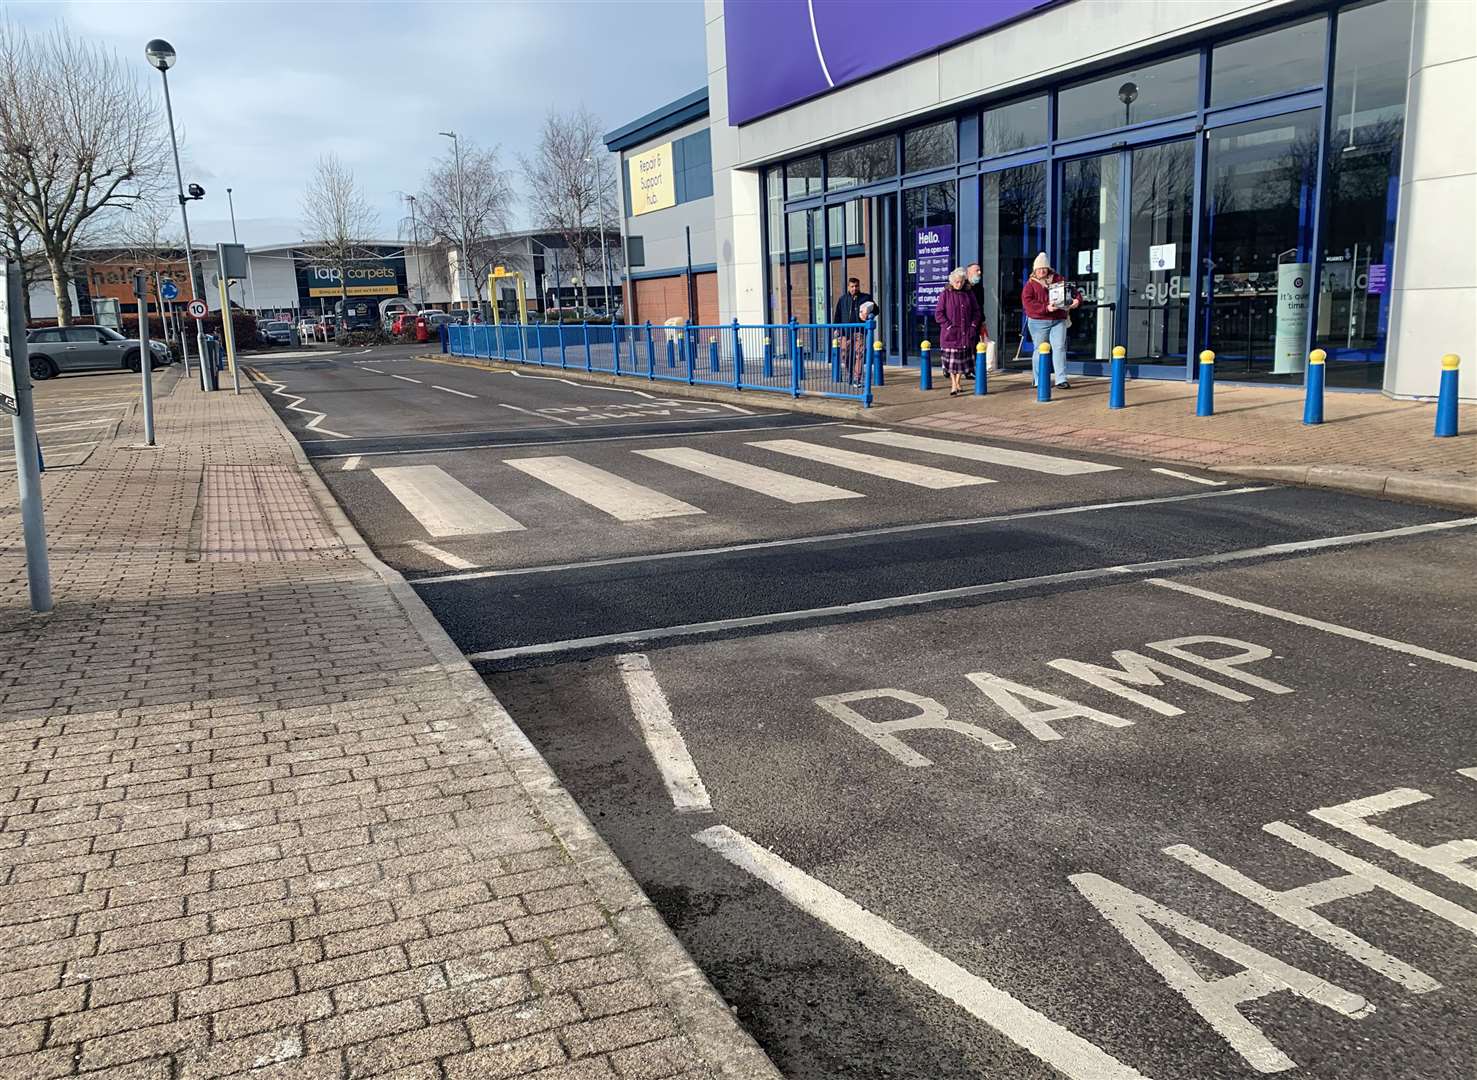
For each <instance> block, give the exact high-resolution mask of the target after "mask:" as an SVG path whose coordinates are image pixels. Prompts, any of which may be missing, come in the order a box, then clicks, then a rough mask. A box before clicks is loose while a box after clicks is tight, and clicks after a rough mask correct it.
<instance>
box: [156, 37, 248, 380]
mask: <svg viewBox="0 0 1477 1080" xmlns="http://www.w3.org/2000/svg"><path fill="white" fill-rule="evenodd" d="M144 56H145V57H146V58H147V59H148V61H149V64H150V66H152V67H156V68H158V69H159V77H160V78H161V79H163V80H164V116H165V119H166V120H167V121H168V122H169V145H170V148H171V149H173V151H174V183H175V188H176V190H177V192H178V196H179V216H180V222H181V223H182V224H183V225H184V229H185V272H186V273H188V274H189V275H190V299H191V300H197V299H199V292H198V290H197V289H196V287H195V254H194V249H193V248H192V247H191V246H190V215H189V213H188V212H187V210H186V205H187V203H188V202H189V200H188V199H186V198H185V179H184V174H183V173H181V172H180V166H179V139H178V138H176V136H175V133H174V106H173V105H172V104H171V103H170V100H169V69H170V68H172V67H174V59H175V52H174V46H173V45H171V44H170V43H169V42H167V41H165V40H164V39H163V38H155V39H154V40H153V41H150V42H149V43H148V44H147V45H145V46H144ZM197 191H198V192H199V194H198V195H197V194H195V193H196V192H197ZM204 194H205V191H204V190H203V189H202V188H200V187H199V186H198V185H196V184H191V185H190V197H191V198H196V199H198V198H200V197H201V196H203V195H204ZM226 316H227V317H228V318H229V316H230V313H229V312H227V313H226ZM180 345H181V347H182V348H183V351H184V360H185V374H186V375H188V374H189V373H190V347H189V346H188V345H187V344H185V337H184V335H183V334H181V335H180ZM195 345H196V348H197V349H198V350H199V353H200V385H201V387H202V388H204V389H206V390H208V389H210V382H209V379H208V377H207V375H206V371H205V322H204V320H203V319H196V320H195Z"/></svg>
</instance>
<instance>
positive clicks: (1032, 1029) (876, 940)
mask: <svg viewBox="0 0 1477 1080" xmlns="http://www.w3.org/2000/svg"><path fill="white" fill-rule="evenodd" d="M693 839H694V840H696V841H697V842H698V843H700V844H702V845H704V846H705V847H708V848H710V849H712V850H713V851H714V852H716V853H717V854H719V855H721V856H722V857H723V858H724V859H726V860H728V861H729V862H730V863H732V864H733V865H734V866H737V867H738V868H739V869H740V870H743V871H745V872H747V873H749V874H752V875H753V876H754V877H756V878H758V879H759V880H760V881H762V882H764V883H765V884H766V885H769V886H770V887H772V888H773V889H774V890H775V891H776V892H778V893H779V894H780V895H781V896H783V897H784V898H785V899H786V900H788V901H789V902H790V903H792V904H794V905H795V906H796V907H797V908H799V909H800V910H801V911H803V912H805V913H806V914H807V915H810V916H811V917H812V918H815V919H818V920H819V921H820V922H823V923H825V924H826V925H827V926H829V927H830V928H831V929H833V930H835V931H837V932H838V933H841V934H845V935H846V936H847V937H849V938H850V939H851V940H852V941H855V942H856V943H857V944H859V945H861V946H862V947H863V948H866V949H868V950H869V951H871V952H872V953H874V954H875V955H877V956H880V957H881V958H882V959H883V960H886V961H887V962H888V963H889V964H891V965H893V966H894V967H898V968H901V969H902V970H904V971H906V972H907V973H908V974H909V975H911V976H912V977H913V978H914V979H917V980H918V981H919V982H920V983H922V984H923V985H924V986H926V987H928V988H929V989H930V990H932V991H933V992H934V993H936V994H938V995H939V996H940V997H943V998H947V999H948V1000H949V1001H952V1002H953V1003H954V1004H955V1005H957V1006H959V1008H961V1009H963V1010H964V1011H965V1012H967V1013H969V1014H970V1015H971V1016H974V1017H976V1018H978V1019H980V1020H983V1021H984V1022H985V1023H986V1024H988V1025H989V1026H990V1027H992V1028H994V1029H995V1030H996V1031H998V1032H999V1033H1000V1034H1001V1035H1004V1036H1005V1037H1006V1038H1007V1039H1009V1040H1010V1041H1011V1042H1013V1043H1015V1044H1016V1045H1017V1046H1020V1047H1022V1048H1023V1049H1025V1050H1027V1051H1029V1052H1030V1053H1031V1054H1034V1055H1035V1056H1036V1057H1037V1058H1039V1059H1040V1060H1042V1061H1044V1062H1045V1063H1046V1064H1048V1065H1050V1066H1051V1067H1052V1068H1053V1069H1055V1070H1056V1071H1057V1072H1059V1073H1061V1074H1062V1075H1063V1076H1066V1077H1069V1078H1071V1080H1144V1077H1143V1074H1142V1073H1140V1072H1138V1071H1137V1070H1135V1069H1133V1068H1131V1067H1129V1066H1127V1065H1125V1064H1123V1062H1121V1061H1119V1060H1118V1059H1117V1058H1115V1057H1113V1056H1112V1055H1111V1054H1108V1053H1106V1052H1105V1051H1103V1050H1100V1049H1098V1048H1097V1047H1096V1046H1094V1045H1093V1044H1092V1043H1090V1042H1088V1041H1087V1040H1086V1039H1084V1038H1082V1037H1081V1036H1080V1035H1077V1034H1075V1033H1073V1032H1072V1031H1069V1030H1068V1029H1067V1028H1064V1027H1062V1026H1061V1025H1060V1024H1058V1023H1056V1021H1054V1020H1051V1019H1049V1018H1048V1017H1046V1016H1045V1015H1043V1014H1042V1013H1039V1012H1037V1011H1036V1010H1035V1009H1033V1008H1031V1007H1030V1006H1029V1005H1026V1004H1024V1003H1023V1002H1021V1001H1019V1000H1017V999H1016V998H1014V997H1012V996H1011V995H1010V994H1008V993H1006V992H1005V991H1004V990H1001V989H1000V988H999V987H998V986H995V985H994V984H993V983H991V982H990V981H989V980H988V979H983V978H981V977H980V976H978V975H975V974H974V973H973V972H971V971H967V970H966V969H964V968H962V967H960V966H959V965H958V964H956V963H954V961H952V960H950V959H949V958H948V957H946V956H943V955H941V954H939V953H937V952H935V951H934V950H933V949H931V948H929V947H928V946H927V945H925V944H924V943H923V942H921V941H919V940H918V939H917V938H915V937H914V936H913V935H912V934H909V933H907V932H906V931H903V930H900V929H898V928H897V927H896V926H893V925H892V923H890V922H888V921H887V920H885V919H883V918H882V917H881V916H879V915H875V914H873V913H872V912H870V911H868V910H867V909H866V908H864V907H862V906H861V905H860V904H858V903H857V902H856V901H854V900H851V899H849V898H848V897H846V896H844V895H843V894H842V893H840V892H837V891H836V890H835V889H833V888H831V887H830V886H829V885H827V884H825V883H824V882H822V881H819V880H817V879H816V878H813V877H811V876H810V875H809V874H807V873H806V872H805V871H803V870H801V869H799V868H798V867H796V866H793V865H791V864H790V863H788V862H786V861H785V860H784V859H782V858H780V857H779V856H778V855H776V854H774V852H772V851H769V850H767V849H766V848H764V847H762V846H760V845H759V844H757V843H755V842H754V841H753V840H751V839H749V838H748V837H747V836H745V835H743V834H742V833H740V832H736V831H734V830H733V829H730V828H729V827H728V826H727V825H714V826H713V827H712V828H709V829H704V830H703V831H702V832H699V833H695V834H693Z"/></svg>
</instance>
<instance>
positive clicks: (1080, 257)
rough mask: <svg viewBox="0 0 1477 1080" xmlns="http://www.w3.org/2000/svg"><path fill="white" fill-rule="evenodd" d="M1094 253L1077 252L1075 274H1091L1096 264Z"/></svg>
mask: <svg viewBox="0 0 1477 1080" xmlns="http://www.w3.org/2000/svg"><path fill="white" fill-rule="evenodd" d="M1096 255H1097V252H1096V251H1079V252H1077V273H1079V274H1090V273H1092V272H1093V269H1094V264H1095V263H1096V262H1097V259H1096V258H1095V256H1096Z"/></svg>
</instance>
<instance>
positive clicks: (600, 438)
mask: <svg viewBox="0 0 1477 1080" xmlns="http://www.w3.org/2000/svg"><path fill="white" fill-rule="evenodd" d="M756 415H757V416H758V417H759V418H760V419H761V420H762V419H764V418H765V417H768V416H786V415H789V414H787V413H757V414H756ZM550 419H552V417H550ZM637 419H638V420H640V421H641V426H642V427H656V426H659V425H669V424H705V423H708V422H709V421H710V420H716V419H719V418H718V417H707V416H697V417H682V418H680V419H677V420H646V419H643V418H641V417H638V418H637ZM722 419H727V417H723V418H722ZM573 426H574V427H580V426H581V425H579V424H574V425H573ZM593 426H594V425H591V427H593ZM600 426H603V427H620V426H622V425H620V424H604V425H600ZM624 426H626V427H635V426H636V425H635V424H627V425H624ZM836 426H837V424H836V423H835V421H833V420H825V421H822V422H820V423H818V424H762V425H755V426H754V427H741V428H711V429H707V430H699V431H684V432H681V435H682V437H683V438H684V439H692V438H696V437H698V436H700V435H733V434H742V433H744V432H749V431H810V430H812V429H814V428H826V427H836ZM591 427H586V428H585V430H586V431H589V430H591ZM519 430H520V431H525V432H531V431H539V430H540V429H539V428H536V427H533V428H520V429H519ZM550 430H552V426H551V428H550ZM506 433H507V432H506V429H502V430H499V429H493V430H492V431H488V430H486V429H483V430H481V431H423V432H415V433H413V434H409V435H395V436H390V437H391V438H394V439H396V440H405V439H444V438H446V437H447V436H450V435H500V434H506ZM352 437H353V438H355V439H358V440H359V441H360V442H369V441H371V440H374V439H378V440H381V441H383V440H384V439H385V438H386V436H384V435H355V436H352ZM670 438H672V436H671V435H668V434H665V433H662V432H654V433H651V434H647V435H591V436H589V437H588V438H574V439H546V440H544V441H543V442H540V443H538V444H536V445H538V446H561V445H563V444H565V443H579V444H581V445H583V444H585V443H597V442H626V441H627V440H635V439H670ZM300 441H301V442H303V443H315V442H330V441H332V440H329V439H303V440H300ZM335 445H337V443H335ZM529 445H531V444H530V443H529V442H528V440H526V439H520V440H518V441H516V442H500V443H468V444H466V445H463V446H430V447H425V448H420V447H416V448H413V449H408V450H380V451H377V452H376V453H374V454H373V455H372V456H374V457H391V456H394V455H397V454H444V453H446V452H447V451H448V450H490V449H491V450H500V449H505V448H507V447H510V446H529ZM335 457H343V455H342V454H315V455H313V458H314V460H315V461H316V460H325V461H326V460H328V459H329V458H335Z"/></svg>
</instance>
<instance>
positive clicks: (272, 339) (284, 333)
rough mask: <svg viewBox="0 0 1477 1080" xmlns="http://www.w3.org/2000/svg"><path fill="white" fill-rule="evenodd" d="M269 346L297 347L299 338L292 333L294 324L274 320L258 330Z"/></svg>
mask: <svg viewBox="0 0 1477 1080" xmlns="http://www.w3.org/2000/svg"><path fill="white" fill-rule="evenodd" d="M258 333H260V334H261V336H262V338H263V339H264V340H265V341H266V343H267V344H268V345H296V344H297V337H296V335H294V334H293V332H292V323H290V322H281V321H278V320H274V321H272V322H269V323H267V324H266V325H265V326H263V327H261V328H260V329H259V330H258Z"/></svg>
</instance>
